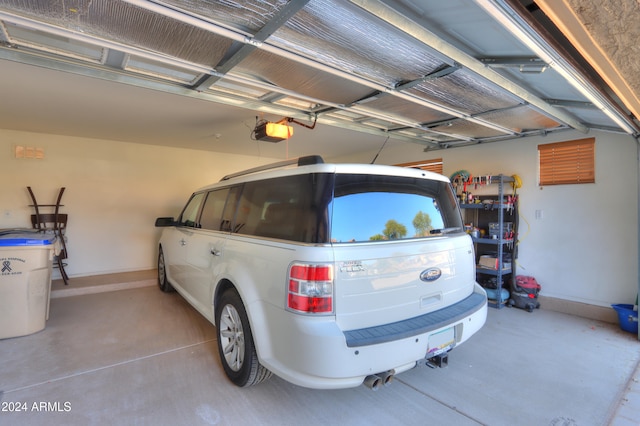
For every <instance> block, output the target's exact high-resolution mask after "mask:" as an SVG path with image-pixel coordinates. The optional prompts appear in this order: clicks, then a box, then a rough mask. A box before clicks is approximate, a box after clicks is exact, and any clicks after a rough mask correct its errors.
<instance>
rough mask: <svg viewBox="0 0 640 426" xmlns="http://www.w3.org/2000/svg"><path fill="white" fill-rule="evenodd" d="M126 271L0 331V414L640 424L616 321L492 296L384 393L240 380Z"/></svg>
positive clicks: (26, 418)
mask: <svg viewBox="0 0 640 426" xmlns="http://www.w3.org/2000/svg"><path fill="white" fill-rule="evenodd" d="M115 277H116V278H118V277H117V275H116V276H115ZM123 277H125V278H126V279H127V280H128V282H126V283H124V282H114V279H113V278H104V277H96V278H95V279H86V278H85V279H82V278H76V279H72V280H71V285H70V286H68V287H64V286H62V285H61V283H60V282H54V286H53V289H54V291H53V293H52V300H51V311H50V319H49V321H48V322H47V326H46V328H45V330H43V331H41V332H38V333H35V334H32V335H29V336H24V337H17V338H11V339H5V340H0V400H1V404H2V405H1V408H2V410H1V411H0V425H21V426H22V425H62V424H64V425H103V424H104V425H279V426H281V425H301V424H303V425H305V426H311V425H327V424H344V425H430V424H443V425H562V426H570V425H609V424H613V425H625V426H626V425H638V424H640V384H639V382H638V381H639V380H640V375H639V374H638V370H637V367H638V362H639V360H640V343H639V342H638V340H637V338H636V336H634V335H632V334H630V333H627V332H623V331H621V330H620V329H619V327H618V326H617V325H613V324H607V323H602V322H598V321H593V320H588V319H584V318H579V317H574V316H569V315H565V314H560V313H557V312H552V311H545V310H544V309H541V310H536V311H535V312H533V313H528V312H526V311H523V310H519V309H507V308H505V309H501V310H495V309H490V310H489V317H488V320H487V324H486V326H485V327H484V328H483V329H482V330H481V331H480V332H479V334H477V335H476V336H474V337H473V338H472V339H471V340H470V341H468V342H467V343H465V344H464V345H461V346H460V347H458V348H456V349H454V350H453V351H452V352H451V354H450V356H449V366H448V367H447V368H443V369H436V370H433V369H430V368H427V367H421V368H416V369H413V370H410V371H408V372H405V373H403V374H400V375H398V376H396V378H395V380H394V381H393V383H392V384H391V385H390V386H388V387H384V388H382V389H380V390H379V391H377V392H374V391H371V390H369V389H367V388H365V387H364V386H361V387H358V388H355V389H346V390H335V391H326V390H325V391H317V390H310V389H305V388H301V387H297V386H294V385H291V384H289V383H287V382H285V381H283V380H281V379H279V378H277V377H273V378H272V379H271V380H269V381H267V382H265V383H262V384H260V385H258V386H255V387H253V388H247V389H240V388H237V387H235V386H234V385H232V384H231V383H230V382H229V381H227V379H226V378H225V376H224V373H223V371H222V367H221V365H220V362H219V359H218V354H217V350H216V341H215V339H216V333H215V328H214V327H213V326H212V325H211V324H209V323H208V322H207V321H206V320H204V319H203V318H202V317H201V316H200V315H199V314H198V313H197V312H196V311H195V310H194V309H192V308H191V307H190V306H189V305H188V304H187V303H186V302H185V301H184V300H183V299H182V298H181V297H180V296H179V295H177V294H175V293H173V294H163V293H161V292H160V291H159V290H158V289H157V288H156V287H155V279H154V277H153V271H145V272H142V273H140V274H137V275H136V274H133V276H131V274H129V275H127V274H124V275H123ZM115 281H118V280H117V279H115ZM128 286H133V287H136V288H133V289H126V290H122V289H121V288H123V287H124V288H126V287H128ZM107 290H118V291H107ZM17 406H19V407H20V408H21V409H23V411H16V408H17Z"/></svg>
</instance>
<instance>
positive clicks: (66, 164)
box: [0, 130, 638, 306]
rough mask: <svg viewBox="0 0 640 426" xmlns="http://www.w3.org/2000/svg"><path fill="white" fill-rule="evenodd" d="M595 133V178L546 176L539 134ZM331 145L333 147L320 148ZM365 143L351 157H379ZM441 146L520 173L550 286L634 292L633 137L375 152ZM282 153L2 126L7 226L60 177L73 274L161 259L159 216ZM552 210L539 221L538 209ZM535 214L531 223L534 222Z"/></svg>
mask: <svg viewBox="0 0 640 426" xmlns="http://www.w3.org/2000/svg"><path fill="white" fill-rule="evenodd" d="M584 137H595V138H596V183H595V184H586V185H563V186H548V187H544V188H543V189H541V188H539V187H538V185H537V145H538V144H540V143H550V142H556V141H564V140H572V139H581V138H584ZM14 145H24V146H35V147H41V148H43V149H44V151H45V159H43V160H24V159H23V160H18V159H15V158H14V157H13V146H14ZM320 154H322V153H320ZM374 155H375V152H366V153H362V155H361V156H360V155H359V156H357V157H351V158H340V159H338V160H339V161H341V162H346V161H362V162H367V163H368V162H371V159H372V158H373V157H374ZM437 157H442V158H443V159H444V174H445V175H447V176H449V175H451V174H452V173H453V172H455V171H457V170H460V169H465V170H468V171H469V172H470V173H471V174H473V175H487V174H500V173H502V174H505V175H513V174H518V175H519V176H520V177H521V178H522V180H523V187H522V188H521V189H519V190H518V193H519V195H520V212H521V217H522V218H521V221H520V234H521V240H522V241H521V244H520V257H519V259H518V273H519V274H526V275H533V276H535V277H536V278H537V279H538V280H539V281H540V283H541V284H542V285H543V294H544V295H545V296H550V297H557V298H560V299H565V300H572V301H579V302H585V303H589V304H594V305H599V306H608V305H609V304H611V303H633V300H635V296H636V292H637V283H638V207H637V206H638V175H637V174H638V163H637V151H636V145H635V141H634V140H633V139H632V138H630V137H628V136H621V135H615V134H611V133H600V132H592V133H591V134H589V135H586V136H585V135H584V134H581V133H578V132H565V133H558V134H556V135H555V136H553V137H551V136H549V137H546V138H545V137H537V138H525V139H521V140H516V141H509V142H496V143H490V144H483V145H478V146H472V147H466V148H452V149H448V150H441V151H434V152H427V153H425V152H423V148H422V147H421V146H419V145H416V144H410V143H402V142H398V141H393V140H390V141H389V142H388V143H387V145H386V146H385V149H384V150H383V151H382V153H381V154H380V156H379V157H378V159H377V161H376V163H380V164H396V163H404V162H409V161H418V160H422V159H429V158H437ZM271 161H273V159H267V158H256V157H244V156H234V155H226V154H216V153H210V152H204V151H192V150H186V149H179V148H166V147H154V146H147V145H138V144H128V143H120V142H113V141H101V140H95V139H81V138H69V137H63V136H51V135H42V134H35V133H24V132H14V131H6V130H0V180H1V181H2V191H1V192H0V228H12V227H29V226H30V222H29V215H30V214H31V213H32V209H31V208H29V207H28V205H29V204H30V199H29V196H28V192H27V190H26V187H27V186H28V185H29V186H31V187H32V188H33V190H34V192H35V194H36V196H37V197H38V201H39V202H40V203H51V202H53V201H55V196H56V194H57V191H58V189H59V188H60V187H61V186H65V187H66V188H67V190H66V192H65V194H64V197H63V203H64V204H65V207H64V209H63V211H64V212H66V213H69V215H70V219H69V229H68V234H67V235H68V240H69V241H68V243H69V266H68V268H67V270H68V273H69V274H70V275H71V276H72V277H73V276H82V275H93V274H103V273H112V272H124V271H132V270H142V269H153V268H155V263H156V258H155V256H156V242H157V239H158V236H159V232H158V230H157V229H156V228H155V227H154V226H153V223H154V221H155V218H156V217H158V216H176V215H177V214H178V213H179V212H180V210H181V208H182V206H183V204H184V203H185V201H186V197H187V196H188V195H189V194H190V192H191V191H193V190H194V189H195V188H197V187H200V186H203V185H206V184H208V183H211V182H215V181H217V180H218V179H219V178H220V177H222V176H223V175H225V174H227V173H230V172H234V171H237V170H241V169H245V168H248V167H253V166H255V165H258V164H264V163H268V162H271ZM536 210H542V212H543V218H542V219H539V220H536V219H535V211H536ZM527 222H528V224H529V226H527Z"/></svg>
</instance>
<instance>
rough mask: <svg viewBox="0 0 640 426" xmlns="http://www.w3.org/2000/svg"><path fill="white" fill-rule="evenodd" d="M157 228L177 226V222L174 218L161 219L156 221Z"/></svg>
mask: <svg viewBox="0 0 640 426" xmlns="http://www.w3.org/2000/svg"><path fill="white" fill-rule="evenodd" d="M156 226H157V227H166V226H176V221H175V220H173V218H172V217H159V218H157V219H156Z"/></svg>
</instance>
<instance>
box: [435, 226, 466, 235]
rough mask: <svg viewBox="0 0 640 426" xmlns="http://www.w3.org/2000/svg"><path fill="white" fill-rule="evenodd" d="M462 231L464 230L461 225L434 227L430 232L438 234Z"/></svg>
mask: <svg viewBox="0 0 640 426" xmlns="http://www.w3.org/2000/svg"><path fill="white" fill-rule="evenodd" d="M460 231H462V228H460V227H459V226H456V227H453V228H442V229H432V230H431V231H430V232H429V233H430V234H431V235H436V234H451V233H453V232H460Z"/></svg>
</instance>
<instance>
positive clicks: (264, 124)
mask: <svg viewBox="0 0 640 426" xmlns="http://www.w3.org/2000/svg"><path fill="white" fill-rule="evenodd" d="M253 136H254V138H255V140H258V141H263V142H280V141H283V140H285V139H289V138H290V137H291V136H293V127H291V126H288V125H286V124H282V123H279V122H278V123H272V122H270V121H266V120H261V121H258V122H257V123H256V127H255V129H253Z"/></svg>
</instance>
